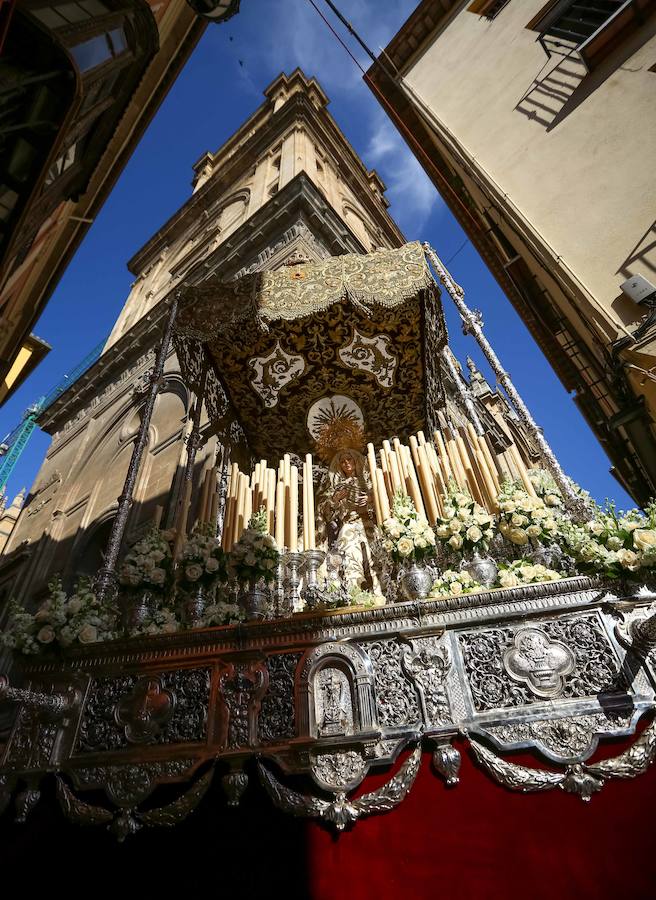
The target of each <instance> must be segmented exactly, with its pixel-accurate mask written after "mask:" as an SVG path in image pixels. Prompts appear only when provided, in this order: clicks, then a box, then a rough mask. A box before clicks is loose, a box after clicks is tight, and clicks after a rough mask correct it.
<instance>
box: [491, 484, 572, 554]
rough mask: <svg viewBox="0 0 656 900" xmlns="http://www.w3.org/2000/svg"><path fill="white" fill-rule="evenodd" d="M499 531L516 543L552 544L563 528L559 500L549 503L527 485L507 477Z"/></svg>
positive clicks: (498, 499) (500, 501)
mask: <svg viewBox="0 0 656 900" xmlns="http://www.w3.org/2000/svg"><path fill="white" fill-rule="evenodd" d="M497 502H498V504H499V510H500V512H499V531H500V532H501V534H502V535H503V536H504V537H505V538H506V540H508V541H510V542H511V543H512V544H515V545H516V546H518V547H524V546H526V545H527V544H530V543H532V544H534V545H535V544H548V543H550V542H551V541H553V540H554V539H555V537H556V535H557V534H558V530H559V516H558V512H557V510H558V508H559V504H557V503H554V504H553V506H547V504H546V502H545V501H544V500H543V499H542V498H540V497H537V498H536V497H531V496H530V494H528V492H527V491H526V489H525V488H524V487H523V485H519V484H518V483H517V482H513V481H506V482H504V483H503V485H502V486H501V491H500V492H499V496H498V498H497Z"/></svg>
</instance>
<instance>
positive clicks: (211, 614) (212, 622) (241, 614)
mask: <svg viewBox="0 0 656 900" xmlns="http://www.w3.org/2000/svg"><path fill="white" fill-rule="evenodd" d="M245 618H246V613H245V611H244V610H243V609H242V608H241V606H238V605H237V604H236V603H226V602H225V601H223V600H217V601H216V602H215V603H210V604H209V606H207V607H206V608H205V612H204V613H203V617H202V619H201V620H200V622H199V624H198V626H197V627H198V628H211V627H212V626H216V625H237V624H238V623H239V622H243V621H244V619H245Z"/></svg>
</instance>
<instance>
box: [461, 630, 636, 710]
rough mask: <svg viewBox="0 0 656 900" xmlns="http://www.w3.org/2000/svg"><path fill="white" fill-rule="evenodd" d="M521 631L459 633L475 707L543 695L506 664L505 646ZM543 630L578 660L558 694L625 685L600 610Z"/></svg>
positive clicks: (590, 692) (522, 701)
mask: <svg viewBox="0 0 656 900" xmlns="http://www.w3.org/2000/svg"><path fill="white" fill-rule="evenodd" d="M521 630H522V629H521V628H520V629H514V628H503V629H502V628H497V629H489V630H485V631H482V630H480V631H473V632H464V633H462V634H460V635H459V642H460V647H461V651H462V655H463V662H464V666H465V671H466V674H467V677H468V681H469V688H470V691H471V694H472V699H473V701H474V706H475V708H476V709H479V710H487V709H499V708H503V707H509V706H522V705H525V704H529V703H534V702H535V698H536V697H537V696H539V695H538V694H537V693H535V692H534V690H533V688H532V686H531V685H530V684H529V683H527V682H526V681H524V682H518V681H517V680H515V678H512V677H511V676H510V674H509V672H508V670H507V669H506V667H505V665H504V656H505V654H506V651H508V650H511V649H513V647H514V646H515V645H514V641H515V634H516V633H517V631H521ZM539 631H540V633H542V634H544V635H546V636H547V638H548V639H549V641H559V642H560V643H562V644H564V645H565V646H566V647H567V648H569V650H570V652H571V653H572V656H573V659H574V666H573V668H572V669H571V670H569V671H568V672H567V673H566V674H565V673H563V674H562V687H561V688H560V690H559V694H558V696H559V698H572V697H590V696H595V695H597V694H600V693H613V692H616V693H623V692H624V691H625V690H626V688H627V683H626V679H625V677H624V675H623V673H622V672H621V671H620V667H619V663H618V660H617V657H616V656H615V652H614V650H613V648H612V647H611V645H610V643H609V641H608V637H607V635H606V633H605V631H604V630H603V628H602V626H601V624H600V622H599V620H598V619H597V617H596V615H595V614H582V615H580V616H576V617H573V618H571V619H560V620H552V621H548V622H541V623H540V626H539Z"/></svg>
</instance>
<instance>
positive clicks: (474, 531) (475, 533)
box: [467, 525, 483, 544]
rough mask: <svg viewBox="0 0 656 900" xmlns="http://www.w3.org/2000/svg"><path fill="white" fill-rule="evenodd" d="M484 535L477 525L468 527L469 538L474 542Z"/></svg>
mask: <svg viewBox="0 0 656 900" xmlns="http://www.w3.org/2000/svg"><path fill="white" fill-rule="evenodd" d="M482 537H483V533H482V531H481V529H480V528H479V527H478V526H477V525H470V526H469V528H468V529H467V540H469V541H471V542H472V543H473V544H475V543H476V541H480V539H481V538H482Z"/></svg>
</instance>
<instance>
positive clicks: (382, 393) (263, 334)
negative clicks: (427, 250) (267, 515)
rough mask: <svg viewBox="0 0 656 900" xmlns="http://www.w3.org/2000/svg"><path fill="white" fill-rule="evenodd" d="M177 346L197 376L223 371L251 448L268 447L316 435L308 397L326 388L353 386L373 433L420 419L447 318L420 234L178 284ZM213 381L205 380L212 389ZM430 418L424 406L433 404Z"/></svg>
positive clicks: (285, 447) (419, 423) (302, 443)
mask: <svg viewBox="0 0 656 900" xmlns="http://www.w3.org/2000/svg"><path fill="white" fill-rule="evenodd" d="M181 307H182V308H181V311H180V314H179V316H178V321H177V336H176V349H177V351H178V355H179V358H180V360H181V364H182V367H183V372H184V374H185V377H186V378H187V379H188V381H189V383H190V384H191V385H192V386H198V384H199V381H200V378H201V376H202V372H203V369H204V365H205V366H209V367H210V369H211V371H210V373H209V376H208V378H209V381H208V385H207V386H206V389H205V391H202V392H201V393H204V394H205V395H209V402H208V411H209V414H210V417H211V418H212V419H213V420H214V421H218V420H220V417H221V415H222V414H223V412H224V410H223V409H222V408H221V407H220V406H219V407H218V408H214V409H213V408H212V391H211V382H212V380H213V379H215V378H218V376H217V375H216V373H217V371H220V373H221V376H220V377H221V382H222V384H223V387H224V389H225V393H226V396H227V397H228V399H229V401H230V402H231V404H232V406H233V407H234V411H235V413H236V414H237V416H238V418H239V421H240V423H241V425H242V427H243V429H244V432H245V434H246V436H247V439H248V442H249V445H250V446H251V448H252V450H253V452H254V453H255V454H256V455H259V456H265V457H269V458H275V457H278V456H281V455H282V454H283V453H285V452H286V451H289V450H290V449H293V450H294V451H295V452H296V453H304V452H305V451H306V450H308V449H309V448H310V447H311V445H312V435H311V433H310V431H309V430H308V427H307V414H308V410H309V409H310V407H311V406H312V405H313V404H314V403H315V402H316V401H317V400H318V399H319V398H321V397H323V396H325V394H326V390H327V388H329V389H330V391H331V393H332V392H334V393H338V394H345V395H347V396H352V397H357V398H358V403H359V405H360V407H361V408H362V412H363V415H364V419H365V423H366V431H367V436H368V437H369V439H370V440H373V441H378V442H379V441H381V440H383V439H384V438H386V437H387V436H388V435H389V434H398V435H401V436H406V435H408V434H410V433H412V432H414V431H417V430H420V429H422V428H424V427H426V424H427V409H431V410H434V409H435V408H437V407H439V406H440V405H441V404H440V399H441V397H442V387H441V383H440V380H439V366H438V357H439V351H440V350H441V349H442V347H443V346H444V345H445V343H446V328H445V325H444V319H443V314H442V308H441V304H440V300H439V289H438V287H437V285H436V283H435V281H434V280H433V278H432V276H431V273H430V270H429V268H428V265H427V263H426V258H425V255H424V251H423V249H422V247H421V245H420V244H419V243H417V242H415V243H411V244H406V245H405V246H403V247H401V248H400V249H399V250H384V251H379V252H376V253H370V254H368V255H367V256H361V255H358V254H348V255H344V256H339V257H335V258H331V259H328V260H324V261H323V262H321V263H319V264H316V265H310V264H308V263H307V262H305V261H302V260H300V259H294V260H292V261H291V264H290V265H286V266H283V267H282V268H280V269H277V270H275V271H271V272H258V273H256V274H254V275H248V276H245V277H243V278H239V279H236V280H235V281H232V282H224V281H220V280H219V279H218V278H215V277H212V278H209V279H207V280H206V281H203V282H201V283H200V284H197V285H192V286H189V287H187V288H185V289H184V290H183V292H182V294H181ZM208 388H209V390H208ZM428 418H429V421H428V425H429V427H430V425H431V424H432V422H431V421H430V414H429V415H428Z"/></svg>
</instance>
